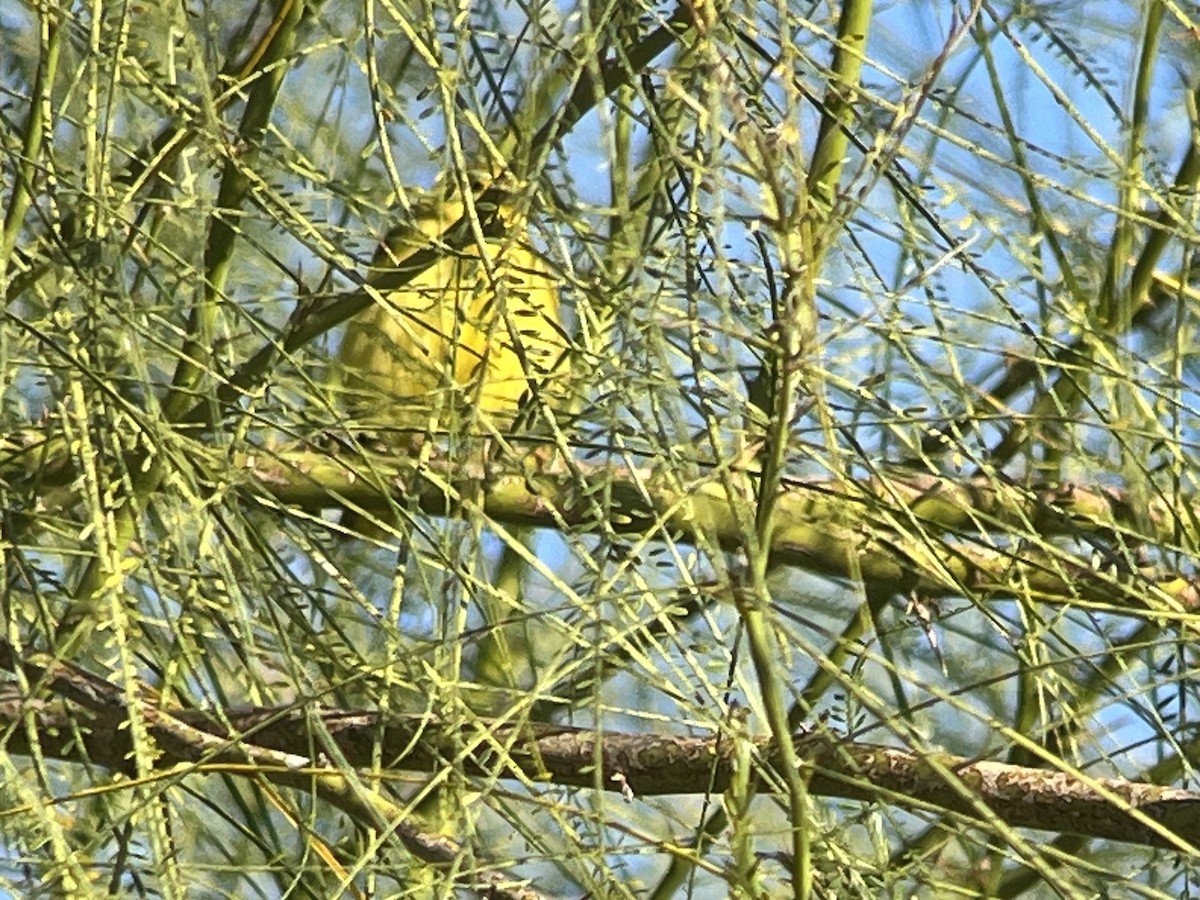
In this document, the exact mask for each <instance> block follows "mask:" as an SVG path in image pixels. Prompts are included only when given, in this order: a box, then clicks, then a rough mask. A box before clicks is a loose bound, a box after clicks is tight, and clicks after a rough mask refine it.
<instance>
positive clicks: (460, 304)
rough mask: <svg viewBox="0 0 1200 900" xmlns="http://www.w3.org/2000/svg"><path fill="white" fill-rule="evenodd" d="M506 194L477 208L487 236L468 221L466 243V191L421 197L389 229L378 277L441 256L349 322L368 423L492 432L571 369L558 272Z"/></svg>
mask: <svg viewBox="0 0 1200 900" xmlns="http://www.w3.org/2000/svg"><path fill="white" fill-rule="evenodd" d="M491 193H494V192H491ZM489 195H490V194H489ZM500 196H501V200H500V204H499V207H498V208H495V207H488V206H485V204H483V203H480V204H478V205H477V208H476V209H475V214H476V215H477V216H478V221H479V223H480V224H481V225H483V227H484V234H485V237H486V240H485V241H484V243H483V244H482V245H480V244H479V243H478V242H477V241H476V240H475V238H474V236H473V233H472V232H473V230H472V229H466V230H464V229H462V228H459V229H455V235H456V236H457V237H459V238H465V239H463V240H458V241H456V243H459V244H465V246H461V247H460V248H458V249H456V248H453V247H451V246H449V245H448V244H447V243H446V240H445V238H446V236H447V232H448V231H450V230H451V229H452V228H453V226H454V225H455V223H457V222H459V221H460V220H463V218H464V215H466V213H467V205H466V204H465V203H464V202H463V201H462V199H461V197H460V196H459V194H458V193H457V191H452V192H448V193H446V194H443V195H436V196H431V197H429V198H425V199H424V200H422V201H420V202H418V203H417V204H415V205H414V209H413V216H412V218H411V219H409V220H408V221H406V222H404V223H402V224H401V225H399V226H397V227H396V228H393V229H392V230H391V231H390V232H389V233H388V235H387V237H386V238H384V240H383V242H382V244H381V245H380V248H379V250H378V251H377V252H376V254H375V259H374V261H373V263H372V274H371V275H370V276H369V278H368V284H372V285H375V286H379V285H380V282H381V280H386V276H387V274H388V271H389V270H392V274H393V276H394V274H395V270H397V269H403V268H404V266H405V264H406V262H408V264H409V265H412V262H411V260H412V257H413V255H414V254H416V253H418V252H422V251H424V254H423V255H424V256H428V255H429V254H430V253H433V254H436V259H434V261H433V262H432V264H431V265H429V266H428V267H427V268H425V269H424V270H423V271H420V272H418V273H416V274H415V275H414V276H413V277H411V278H410V279H409V280H408V281H407V283H406V284H404V285H402V286H399V287H395V288H384V287H381V288H380V297H379V300H377V302H375V303H374V304H372V305H371V306H370V307H369V308H367V309H366V310H364V311H363V312H362V313H360V314H359V315H358V316H356V317H355V318H354V319H352V320H351V321H350V322H349V324H348V325H347V328H346V336H345V338H344V339H343V342H342V348H341V362H342V365H343V368H344V372H345V376H344V383H345V387H346V389H347V391H348V392H349V394H350V403H351V406H352V408H353V410H354V413H355V416H356V418H357V419H358V420H359V421H358V423H357V424H358V425H360V426H362V427H366V428H368V429H381V428H390V429H397V428H399V429H404V430H408V431H410V432H413V433H419V434H423V433H425V432H426V431H427V430H430V429H437V430H441V429H448V428H451V427H454V426H456V425H461V424H467V425H468V426H469V427H470V428H471V430H472V431H477V432H487V431H488V430H489V429H488V428H487V426H486V425H485V424H484V422H485V420H486V422H488V423H490V425H491V426H492V427H494V428H496V429H498V430H501V431H504V430H506V429H508V428H509V427H510V426H511V425H512V424H513V421H514V419H515V418H516V415H517V412H518V409H519V408H520V407H521V405H522V400H523V398H525V399H527V398H528V397H529V396H531V390H532V388H533V387H534V386H535V385H539V384H541V383H542V382H543V381H544V380H545V379H546V377H547V376H548V375H550V374H551V373H552V372H553V374H554V375H555V377H558V376H559V375H561V374H564V373H565V366H566V356H565V353H564V350H565V349H566V339H565V337H564V333H563V330H562V326H561V320H560V318H559V304H558V287H557V282H556V281H555V279H554V278H553V277H552V275H551V273H550V271H549V269H548V268H547V266H546V263H545V262H544V260H543V259H542V258H541V257H540V256H538V254H537V253H536V252H535V251H534V250H533V249H532V248H531V247H530V244H529V235H528V226H527V222H526V219H525V216H524V214H522V213H521V212H519V211H518V210H516V209H515V208H514V207H513V206H511V205H509V204H508V203H507V202H506V200H508V199H510V197H509V195H503V194H502V195H500ZM485 261H486V264H485ZM393 280H394V279H393ZM380 301H382V302H380Z"/></svg>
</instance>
